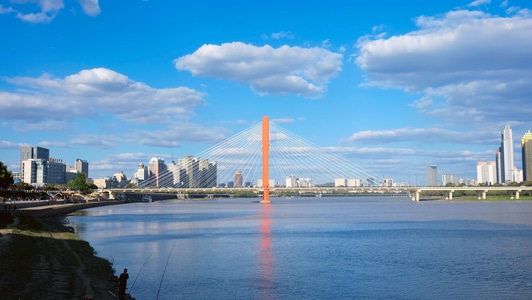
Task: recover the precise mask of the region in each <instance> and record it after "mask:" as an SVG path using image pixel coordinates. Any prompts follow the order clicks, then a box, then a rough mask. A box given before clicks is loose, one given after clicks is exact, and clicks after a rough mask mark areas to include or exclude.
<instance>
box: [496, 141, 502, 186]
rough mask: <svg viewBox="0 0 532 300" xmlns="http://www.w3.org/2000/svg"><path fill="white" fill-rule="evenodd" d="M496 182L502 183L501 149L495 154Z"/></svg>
mask: <svg viewBox="0 0 532 300" xmlns="http://www.w3.org/2000/svg"><path fill="white" fill-rule="evenodd" d="M495 182H496V183H502V161H501V147H499V148H498V149H497V152H495Z"/></svg>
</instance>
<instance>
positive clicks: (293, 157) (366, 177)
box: [139, 120, 382, 188]
mask: <svg viewBox="0 0 532 300" xmlns="http://www.w3.org/2000/svg"><path fill="white" fill-rule="evenodd" d="M263 126H264V120H263V123H260V122H259V123H256V124H254V125H252V126H250V127H249V128H247V129H245V130H243V131H241V132H239V133H238V134H236V135H234V136H232V137H230V138H228V139H226V140H224V141H222V142H221V143H219V144H217V145H214V146H212V147H210V148H209V149H206V150H204V151H202V152H200V153H197V154H196V155H194V156H188V157H184V158H183V159H180V160H179V161H178V163H175V164H174V165H171V164H169V165H168V166H167V167H166V170H164V171H162V172H159V173H158V174H157V176H151V177H150V178H148V179H147V180H145V181H143V182H141V183H140V184H139V186H141V187H159V188H161V187H162V188H166V187H173V188H179V187H183V188H209V187H236V188H240V187H262V186H265V185H266V184H267V185H268V186H269V187H272V188H273V187H293V188H304V187H316V186H318V187H326V186H329V187H333V186H376V185H379V184H380V183H381V182H382V178H379V177H378V176H377V175H375V174H372V173H371V172H369V171H368V170H365V169H363V168H361V167H358V166H357V165H356V164H354V163H353V162H350V161H348V160H347V159H345V158H342V157H341V156H339V155H336V154H334V153H332V152H331V151H329V150H327V149H326V148H322V147H319V146H317V145H316V144H314V143H312V142H310V141H308V140H306V139H304V138H302V137H300V136H298V135H296V134H294V133H292V132H290V131H288V130H286V129H284V128H282V127H281V126H279V125H278V124H276V123H275V122H270V123H269V128H268V133H267V134H268V137H269V138H268V146H269V147H268V148H269V149H268V153H267V154H266V155H267V156H269V162H268V163H267V165H268V166H267V167H268V168H269V178H268V182H267V183H265V182H264V180H263V175H264V174H263V171H264V165H263V164H264V162H263V159H264V153H263V148H264V147H263V146H264V145H263V143H264V133H263Z"/></svg>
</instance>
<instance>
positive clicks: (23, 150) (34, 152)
mask: <svg viewBox="0 0 532 300" xmlns="http://www.w3.org/2000/svg"><path fill="white" fill-rule="evenodd" d="M28 159H43V160H45V161H48V159H50V150H49V149H46V148H42V147H33V146H22V147H20V174H21V175H22V181H24V173H26V172H25V171H24V166H23V164H22V162H23V161H26V160H28ZM24 182H26V181H24Z"/></svg>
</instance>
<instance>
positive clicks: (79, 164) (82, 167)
mask: <svg viewBox="0 0 532 300" xmlns="http://www.w3.org/2000/svg"><path fill="white" fill-rule="evenodd" d="M75 168H76V171H78V173H83V174H85V178H86V179H89V163H88V162H87V161H86V160H81V159H79V158H76V166H75Z"/></svg>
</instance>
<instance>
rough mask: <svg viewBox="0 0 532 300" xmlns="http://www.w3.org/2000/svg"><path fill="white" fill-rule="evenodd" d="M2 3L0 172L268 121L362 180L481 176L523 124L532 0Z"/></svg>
mask: <svg viewBox="0 0 532 300" xmlns="http://www.w3.org/2000/svg"><path fill="white" fill-rule="evenodd" d="M292 2H294V3H291V1H268V2H267V3H253V2H249V1H223V2H220V1H201V2H198V3H195V2H193V1H190V2H184V1H140V0H139V1H135V0H127V1H125V0H121V1H98V0H78V1H67V0H11V1H5V0H2V1H0V28H2V29H3V30H2V47H0V160H1V161H3V162H4V163H5V164H7V165H8V167H9V168H10V170H12V171H18V169H19V149H20V146H21V145H33V146H42V147H46V148H49V149H50V152H51V154H50V155H51V156H52V157H54V158H61V159H63V161H64V162H65V163H66V164H67V165H73V164H74V161H75V159H76V158H81V159H84V160H87V161H88V162H89V164H90V177H92V178H101V177H105V176H111V175H113V174H114V173H116V172H120V171H123V172H124V173H125V174H126V175H127V176H128V177H131V176H132V174H133V172H134V171H135V170H136V168H137V163H138V162H139V161H142V162H144V163H145V164H147V163H148V161H149V159H150V158H151V157H163V158H165V159H166V160H167V161H171V159H172V157H173V158H174V159H176V158H179V157H182V156H184V155H194V154H196V153H200V152H202V151H204V150H205V149H207V148H209V147H211V146H213V145H215V144H217V143H219V142H220V141H222V140H224V139H226V138H228V137H231V136H233V135H235V134H237V133H238V132H241V131H242V130H244V129H246V128H248V127H249V126H251V125H253V124H256V122H259V121H260V120H261V118H262V116H263V115H268V116H269V117H270V119H271V120H272V121H274V122H277V123H278V124H279V125H280V126H282V127H283V128H285V129H287V130H289V131H291V132H293V133H295V134H297V135H298V136H301V137H303V138H305V139H307V140H308V141H310V142H312V143H314V144H316V145H319V146H322V147H328V149H331V151H333V152H336V153H337V154H338V155H342V156H344V157H347V158H348V159H349V160H350V161H352V162H353V163H354V164H357V165H359V166H361V167H363V168H366V169H368V170H369V171H371V172H372V173H375V174H379V175H382V176H389V177H391V178H393V179H394V180H395V181H407V180H408V178H410V181H412V182H413V181H414V178H416V180H417V181H418V184H423V183H425V180H426V167H427V165H431V164H434V165H437V166H438V170H439V173H440V174H443V173H447V174H456V175H458V176H459V177H460V178H475V177H476V163H477V161H489V160H493V159H494V155H495V150H496V149H497V147H498V146H499V144H500V134H501V129H502V127H503V125H504V124H510V125H511V127H512V129H513V138H514V144H515V146H514V147H515V152H516V153H515V160H516V166H517V167H518V168H521V154H520V139H521V137H522V136H523V134H524V133H525V132H526V131H528V130H532V84H531V78H532V5H531V4H530V2H528V1H524V0H522V1H516V0H508V1H500V0H498V1H489V0H477V1H473V2H468V1H435V2H436V4H434V3H432V2H430V1H429V2H427V1H390V0H387V1H385V0H374V1H336V0H333V1H327V2H326V5H325V4H324V2H323V1H306V2H304V3H303V2H298V1H292Z"/></svg>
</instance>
